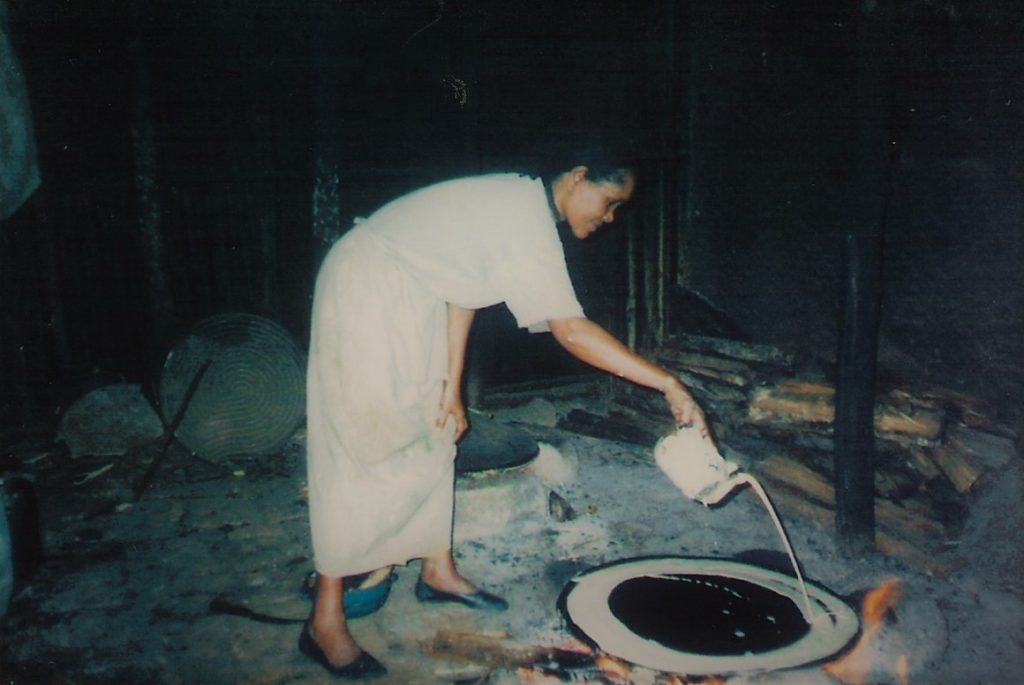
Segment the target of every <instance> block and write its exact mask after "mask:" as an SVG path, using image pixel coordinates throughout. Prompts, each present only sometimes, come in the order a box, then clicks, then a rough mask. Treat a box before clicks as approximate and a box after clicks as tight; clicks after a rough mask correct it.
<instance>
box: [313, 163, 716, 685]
mask: <svg viewBox="0 0 1024 685" xmlns="http://www.w3.org/2000/svg"><path fill="white" fill-rule="evenodd" d="M582 161H583V163H580V164H578V165H577V166H574V167H572V168H571V169H569V170H568V171H564V172H562V173H559V174H556V175H555V176H554V177H553V178H552V179H551V181H550V182H549V183H544V182H543V181H541V180H540V179H538V178H534V177H529V176H523V175H517V174H496V175H488V176H477V177H471V178H462V179H456V180H452V181H447V182H444V183H439V184H437V185H433V186H428V187H426V188H423V189H421V190H418V191H416V192H413V193H411V194H409V195H406V196H404V197H401V198H399V199H397V200H395V201H393V202H391V203H390V204H388V205H386V206H384V207H383V208H381V209H380V210H378V211H377V212H375V213H374V214H373V215H372V216H371V217H369V219H366V220H364V221H362V222H359V223H358V225H357V226H355V227H354V228H353V229H352V230H351V231H349V232H348V233H347V234H346V235H345V236H344V237H343V238H342V239H341V240H340V241H338V243H337V244H336V245H335V246H334V247H333V248H332V249H331V251H330V253H329V254H328V256H327V258H326V259H325V261H324V264H323V266H322V267H321V270H320V274H319V276H318V278H317V285H316V294H315V297H314V302H313V323H312V333H311V341H310V355H309V378H308V436H309V443H308V478H309V496H310V523H311V529H312V538H313V550H314V556H315V564H316V570H317V573H318V574H319V581H318V584H317V590H316V602H315V605H314V609H313V613H312V616H311V618H310V621H309V622H308V623H307V624H306V626H305V627H304V628H303V632H302V635H301V637H300V641H299V647H300V649H301V650H302V652H303V653H304V654H306V655H307V656H309V657H310V658H312V659H313V660H315V661H317V662H318V663H320V664H321V665H322V666H324V667H325V668H326V669H327V670H328V671H329V672H331V673H332V674H334V675H338V676H342V677H352V678H355V677H366V676H372V675H379V674H383V673H384V672H385V669H384V667H383V666H382V665H381V664H380V663H379V662H377V661H376V660H375V659H374V658H373V657H372V656H370V655H369V654H368V653H366V652H363V651H362V650H361V649H360V647H359V646H358V645H357V644H356V642H355V640H354V639H353V637H352V635H351V634H350V633H349V631H348V627H347V624H346V620H345V612H344V608H343V600H342V598H343V590H344V587H343V578H344V577H346V576H353V575H355V574H361V573H366V572H369V571H373V570H374V569H389V568H390V566H391V565H393V564H404V563H406V562H408V561H409V560H411V559H416V558H419V559H422V567H421V574H420V578H419V580H418V581H417V585H416V596H417V597H418V598H419V599H420V600H421V601H452V602H459V603H462V604H465V605H467V606H470V607H474V608H478V609H484V610H503V609H504V608H506V607H507V604H506V603H505V601H504V600H503V599H501V598H500V597H496V596H495V595H492V594H490V593H487V592H483V591H481V590H480V589H479V588H477V587H476V586H475V585H474V584H473V583H472V582H470V581H469V580H468V579H466V578H465V577H463V576H462V575H460V573H459V572H458V570H457V569H456V567H455V562H454V560H453V557H452V551H451V540H452V512H453V497H454V466H453V461H454V458H455V443H456V442H457V441H458V439H459V438H460V437H461V436H462V435H463V434H464V433H465V432H466V430H467V428H468V426H469V424H468V421H467V418H466V408H465V406H464V405H463V401H462V397H461V385H462V373H463V362H464V358H465V349H466V340H467V337H468V334H469V330H470V326H471V324H472V322H473V313H474V310H476V309H479V308H481V307H486V306H490V305H493V304H496V303H498V302H504V303H505V304H506V305H507V306H508V308H509V310H510V311H511V312H512V314H513V315H514V316H515V318H516V320H517V322H518V324H519V325H520V326H522V327H524V328H528V329H530V330H531V331H535V332H539V331H550V332H551V333H552V334H553V335H554V336H555V338H556V339H557V340H558V342H559V343H561V344H562V345H563V346H564V347H565V348H566V349H567V350H568V351H569V352H570V353H572V354H573V355H575V356H576V357H578V358H579V359H581V360H583V361H584V362H587V363H589V364H591V365H593V366H595V367H597V368H599V369H602V370H604V371H607V372H609V373H613V374H615V375H617V376H620V377H622V378H626V379H628V380H630V381H632V382H634V383H637V384H639V385H643V386H646V387H649V388H655V389H657V390H660V391H661V392H663V393H664V395H665V399H666V400H667V402H668V404H669V407H670V408H671V410H672V413H673V415H674V416H675V419H676V421H677V422H679V423H682V424H690V423H696V424H697V425H698V426H699V427H700V428H701V430H702V432H704V433H706V430H707V429H706V425H705V420H704V416H703V414H702V412H701V410H700V408H699V407H698V406H697V404H696V403H695V402H694V400H693V397H692V396H691V395H690V394H689V392H688V391H687V390H686V388H685V387H684V386H683V384H682V383H681V382H680V381H679V380H678V379H677V378H676V377H675V376H673V375H672V374H671V373H669V372H668V371H666V370H665V369H663V368H661V367H659V366H657V365H655V364H653V363H651V362H649V361H647V360H645V359H643V358H642V357H640V356H638V355H637V354H635V353H634V352H632V351H631V350H629V348H627V347H626V346H625V345H623V344H622V343H620V342H619V341H618V340H616V339H615V338H614V337H612V336H611V335H610V334H609V333H608V332H606V331H605V330H604V329H603V328H602V327H600V326H598V325H597V324H595V323H593V322H592V321H590V320H589V319H587V318H586V317H585V316H584V314H583V309H582V307H581V306H580V304H579V302H578V301H577V299H576V295H575V292H574V290H573V287H572V283H571V281H570V279H569V275H568V273H567V272H566V266H565V258H564V254H563V250H562V245H561V242H560V240H559V237H558V232H557V228H556V222H561V221H564V222H566V223H567V224H568V226H569V228H570V229H571V232H572V234H573V236H575V237H576V238H578V239H585V238H587V237H588V236H589V235H590V234H592V233H593V232H594V231H596V230H598V229H599V228H600V227H601V226H603V225H604V224H608V223H611V222H612V221H613V220H614V219H615V212H616V210H617V209H618V208H619V207H620V206H621V205H622V204H623V203H625V202H627V201H628V200H629V199H630V197H631V196H632V194H633V187H634V184H635V174H634V173H633V170H632V169H631V168H630V167H629V166H628V165H622V164H608V163H605V162H603V161H601V160H599V159H586V160H582ZM387 573H389V571H385V575H386V574H387Z"/></svg>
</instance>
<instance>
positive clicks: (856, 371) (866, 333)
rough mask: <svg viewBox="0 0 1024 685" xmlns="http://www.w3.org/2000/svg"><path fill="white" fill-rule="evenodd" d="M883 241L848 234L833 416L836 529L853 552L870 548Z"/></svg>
mask: <svg viewBox="0 0 1024 685" xmlns="http://www.w3.org/2000/svg"><path fill="white" fill-rule="evenodd" d="M880 253H881V241H880V239H879V237H878V236H866V235H850V234H848V235H846V236H845V238H844V241H843V264H844V278H843V292H842V312H841V314H840V316H841V319H840V326H841V329H840V342H839V373H838V382H837V394H836V415H835V488H836V528H837V531H838V533H839V538H840V543H841V546H842V547H843V548H844V549H845V550H847V551H848V552H850V553H851V554H858V553H863V551H864V550H865V549H871V548H873V546H874V530H875V510H874V501H875V497H874V474H875V432H874V410H875V373H876V366H877V364H876V362H877V347H878V309H879V307H878V303H879V299H878V295H879V280H880V279H879V264H880Z"/></svg>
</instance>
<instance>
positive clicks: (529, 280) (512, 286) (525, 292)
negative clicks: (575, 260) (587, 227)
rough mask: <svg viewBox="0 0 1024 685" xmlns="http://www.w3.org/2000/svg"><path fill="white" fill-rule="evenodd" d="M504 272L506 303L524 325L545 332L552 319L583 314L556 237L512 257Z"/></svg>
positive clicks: (503, 283)
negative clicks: (548, 242)
mask: <svg viewBox="0 0 1024 685" xmlns="http://www.w3.org/2000/svg"><path fill="white" fill-rule="evenodd" d="M503 271H504V273H503V274H502V275H501V278H500V281H501V283H502V291H503V292H504V295H505V305H506V306H507V307H508V309H509V311H510V312H512V315H513V316H514V317H515V319H516V323H518V324H519V326H520V327H521V328H526V329H528V330H529V331H530V332H531V333H542V332H547V331H549V330H550V328H549V327H548V320H550V319H562V318H569V317H578V316H583V307H582V306H580V303H579V300H578V299H577V298H576V291H575V290H574V289H573V286H572V280H571V279H570V278H569V272H568V270H567V269H566V266H565V255H564V254H563V253H562V250H561V245H560V244H559V243H558V241H557V236H556V238H555V243H554V244H553V245H550V246H548V247H546V248H545V249H541V250H539V251H536V252H533V253H531V254H525V255H520V256H518V257H515V258H511V259H509V260H508V262H506V263H505V265H504V268H503Z"/></svg>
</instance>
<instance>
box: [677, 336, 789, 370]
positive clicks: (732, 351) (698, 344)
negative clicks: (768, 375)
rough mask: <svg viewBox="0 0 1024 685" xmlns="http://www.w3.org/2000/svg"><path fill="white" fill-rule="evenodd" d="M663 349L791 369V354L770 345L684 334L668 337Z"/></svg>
mask: <svg viewBox="0 0 1024 685" xmlns="http://www.w3.org/2000/svg"><path fill="white" fill-rule="evenodd" d="M663 348H664V349H676V350H693V351H696V352H713V353H715V354H717V355H721V356H723V357H731V358H733V359H738V360H741V361H745V362H756V363H758V364H765V365H767V366H773V367H777V368H781V369H786V370H789V369H792V368H793V358H794V355H793V353H792V352H787V351H786V350H783V349H780V348H778V347H773V346H771V345H762V344H755V343H746V342H739V341H737V340H725V339H724V338H710V337H706V336H699V335H685V334H684V335H676V336H672V337H670V338H669V339H668V341H667V342H666V343H665V345H664V346H663Z"/></svg>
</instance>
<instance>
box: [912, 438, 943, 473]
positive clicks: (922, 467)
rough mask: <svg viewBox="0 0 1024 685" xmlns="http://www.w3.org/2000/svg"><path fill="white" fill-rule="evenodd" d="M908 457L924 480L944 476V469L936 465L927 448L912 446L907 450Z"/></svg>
mask: <svg viewBox="0 0 1024 685" xmlns="http://www.w3.org/2000/svg"><path fill="white" fill-rule="evenodd" d="M906 453H907V458H908V460H909V462H910V463H911V464H912V466H913V469H914V471H916V472H917V473H918V474H919V475H920V476H921V478H922V479H923V480H926V481H928V480H931V479H933V478H939V477H940V476H942V471H941V469H939V467H938V466H936V465H935V461H934V460H933V459H932V458H931V457H929V456H928V454H927V452H926V448H923V447H918V446H916V445H914V446H911V447H910V449H908V450H907V452H906Z"/></svg>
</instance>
